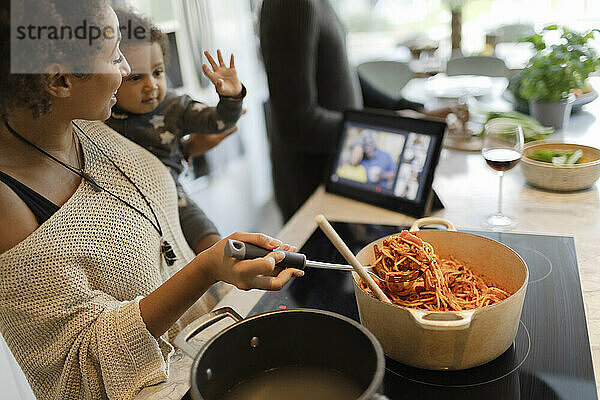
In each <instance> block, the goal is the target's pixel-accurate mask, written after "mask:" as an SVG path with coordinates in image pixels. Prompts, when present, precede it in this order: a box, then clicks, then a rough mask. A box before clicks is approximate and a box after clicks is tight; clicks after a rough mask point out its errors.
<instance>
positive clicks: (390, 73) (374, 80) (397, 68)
mask: <svg viewBox="0 0 600 400" xmlns="http://www.w3.org/2000/svg"><path fill="white" fill-rule="evenodd" d="M357 70H358V75H359V77H360V78H361V79H363V80H366V81H367V82H369V83H370V84H371V85H372V86H373V87H375V88H376V89H378V90H380V91H381V92H383V93H385V94H386V95H388V96H390V97H392V98H400V97H401V94H400V92H401V91H402V88H403V87H404V86H406V84H407V83H408V81H409V80H411V79H412V78H414V77H415V73H414V71H413V70H412V69H411V68H410V67H409V66H408V64H407V63H403V62H399V61H368V62H364V63H362V64H360V65H358V67H357Z"/></svg>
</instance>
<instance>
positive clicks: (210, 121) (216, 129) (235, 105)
mask: <svg viewBox="0 0 600 400" xmlns="http://www.w3.org/2000/svg"><path fill="white" fill-rule="evenodd" d="M241 95H242V96H240V98H239V99H237V98H231V97H224V96H220V101H219V104H218V105H217V106H216V107H208V106H206V105H205V104H203V103H200V102H197V101H193V100H191V99H190V101H189V103H187V104H186V107H185V111H184V112H183V114H182V116H181V120H180V124H181V128H182V130H183V132H182V134H183V135H188V134H191V133H201V134H208V133H223V132H226V131H229V130H230V129H232V128H233V127H235V124H236V123H237V121H238V120H239V119H240V116H241V115H242V100H243V96H245V95H246V90H245V89H243V90H242V93H241Z"/></svg>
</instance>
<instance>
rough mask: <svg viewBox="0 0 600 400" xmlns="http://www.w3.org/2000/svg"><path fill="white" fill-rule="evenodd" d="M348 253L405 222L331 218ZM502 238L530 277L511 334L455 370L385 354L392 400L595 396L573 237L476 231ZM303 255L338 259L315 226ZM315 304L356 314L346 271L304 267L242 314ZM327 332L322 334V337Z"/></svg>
mask: <svg viewBox="0 0 600 400" xmlns="http://www.w3.org/2000/svg"><path fill="white" fill-rule="evenodd" d="M332 225H333V227H334V228H335V229H336V231H337V232H338V233H339V234H340V236H341V237H342V239H343V240H344V241H345V242H346V243H347V244H348V246H349V247H350V249H351V250H352V251H354V252H355V253H356V252H358V250H360V249H361V248H362V247H363V246H365V245H366V244H368V243H370V242H371V241H373V240H376V239H378V238H380V237H383V236H387V235H389V234H392V233H396V232H399V231H400V230H402V229H407V227H401V226H390V225H366V224H355V223H344V222H334V223H332ZM465 232H469V233H474V234H477V235H481V236H485V237H488V238H490V239H494V240H497V241H499V242H501V243H504V244H506V245H507V246H509V247H511V248H512V249H513V250H515V251H516V252H517V253H519V255H521V257H522V258H523V259H524V260H525V262H526V263H527V266H528V267H529V270H530V281H529V286H528V289H527V296H526V298H525V304H524V306H523V313H522V315H521V321H520V324H519V329H518V332H517V336H516V338H515V341H514V342H513V344H512V346H511V347H510V348H509V349H508V350H507V351H506V352H505V353H504V354H502V355H501V356H500V357H498V358H497V359H495V360H493V361H491V362H489V363H487V364H485V365H482V366H480V367H476V368H471V369H468V370H462V371H429V370H424V369H419V368H414V367H410V366H407V365H404V364H401V363H399V362H396V361H394V360H392V359H391V358H389V357H386V373H385V378H384V386H383V393H384V394H385V395H386V396H387V397H389V398H390V399H392V400H395V399H411V400H428V399H436V400H441V399H461V400H467V399H485V400H492V399H502V400H517V399H523V400H537V399H543V400H558V399H561V400H570V399H573V400H575V399H576V400H584V399H585V400H587V399H590V400H593V399H596V400H597V399H598V397H597V392H596V385H595V380H594V371H593V366H592V357H591V352H590V344H589V339H588V332H587V327H586V322H585V310H584V306H583V299H582V294H581V286H580V283H579V272H578V269H577V259H576V255H575V246H574V241H573V238H571V237H563V236H541V235H529V234H518V233H504V232H475V231H465ZM300 251H301V252H302V253H304V254H306V256H307V258H308V259H311V260H319V261H327V262H333V263H345V261H344V259H343V258H342V256H341V255H340V254H339V253H338V252H337V250H336V249H335V248H334V247H333V245H331V243H330V242H329V240H327V238H326V237H325V235H324V234H323V233H322V232H321V231H320V230H318V229H317V230H316V231H315V232H314V233H313V234H312V236H311V237H310V238H309V239H308V241H307V242H306V244H305V245H304V246H303V247H302V249H301V250H300ZM290 308H316V309H321V310H329V311H333V312H337V313H339V314H343V315H346V316H348V317H350V318H353V319H355V320H356V321H359V316H358V308H357V305H356V301H355V298H354V290H353V287H352V281H351V275H350V274H349V273H347V272H341V271H329V270H316V269H310V268H307V269H306V271H305V275H304V277H302V278H296V279H294V280H293V281H292V282H291V283H290V284H289V285H288V286H286V287H285V288H284V289H283V290H282V291H279V292H269V293H267V294H265V295H264V296H263V297H262V298H261V300H260V301H259V302H258V303H257V304H256V306H255V307H254V308H253V309H252V311H251V312H250V314H249V315H256V314H260V313H263V312H267V311H273V310H281V309H290ZM325 339H326V338H325Z"/></svg>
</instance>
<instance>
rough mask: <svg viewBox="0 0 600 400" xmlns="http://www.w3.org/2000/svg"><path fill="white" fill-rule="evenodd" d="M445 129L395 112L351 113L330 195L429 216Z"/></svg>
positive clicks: (330, 179) (345, 124)
mask: <svg viewBox="0 0 600 400" xmlns="http://www.w3.org/2000/svg"><path fill="white" fill-rule="evenodd" d="M445 130H446V124H445V123H444V122H439V121H432V120H427V119H414V118H406V117H401V116H399V115H397V114H396V113H394V112H386V111H379V110H377V111H375V110H361V111H357V110H349V111H346V112H345V113H344V121H343V124H342V132H341V135H340V143H339V145H338V150H337V153H336V155H335V158H334V160H333V162H332V166H331V168H330V173H329V175H328V178H327V182H326V185H325V188H326V190H327V191H328V192H330V193H336V194H339V195H342V196H346V197H350V198H353V199H356V200H360V201H363V202H366V203H369V204H373V205H377V206H381V207H385V208H389V209H392V210H394V211H398V212H403V213H405V214H408V215H412V216H415V217H422V216H424V215H429V214H430V213H431V211H432V209H434V208H436V206H439V204H437V203H436V202H437V201H439V200H438V199H437V197H436V196H435V193H434V192H433V190H432V188H431V184H432V182H433V176H434V172H435V168H436V166H437V163H438V160H439V157H440V151H441V149H442V140H443V136H444V132H445Z"/></svg>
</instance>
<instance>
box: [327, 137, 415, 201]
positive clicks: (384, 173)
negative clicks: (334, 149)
mask: <svg viewBox="0 0 600 400" xmlns="http://www.w3.org/2000/svg"><path fill="white" fill-rule="evenodd" d="M404 142H405V137H404V136H403V135H398V134H396V133H391V132H385V131H376V130H372V129H364V128H359V127H351V128H349V129H348V131H347V135H346V139H345V141H344V148H343V150H342V154H341V157H340V160H339V162H338V166H337V169H336V174H337V176H338V177H339V178H342V179H347V180H351V181H354V182H358V183H364V184H369V185H373V186H375V187H381V188H384V189H388V190H391V189H392V188H393V185H394V178H395V177H396V172H397V169H398V162H399V160H400V155H401V153H402V148H403V147H404Z"/></svg>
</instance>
